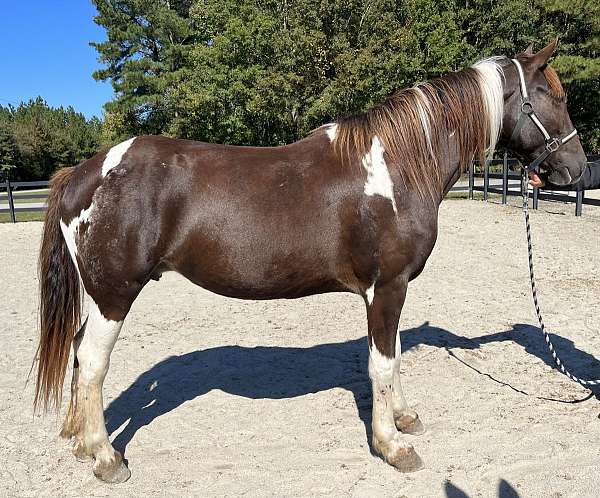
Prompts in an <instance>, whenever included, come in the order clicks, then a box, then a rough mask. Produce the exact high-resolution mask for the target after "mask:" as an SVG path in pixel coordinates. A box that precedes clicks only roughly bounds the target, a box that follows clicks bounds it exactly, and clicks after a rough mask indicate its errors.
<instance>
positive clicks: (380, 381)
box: [367, 278, 422, 472]
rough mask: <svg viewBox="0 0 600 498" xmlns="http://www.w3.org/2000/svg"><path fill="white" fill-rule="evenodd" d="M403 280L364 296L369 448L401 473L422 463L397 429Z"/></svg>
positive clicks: (404, 408)
mask: <svg viewBox="0 0 600 498" xmlns="http://www.w3.org/2000/svg"><path fill="white" fill-rule="evenodd" d="M406 287H407V281H406V280H405V279H402V278H397V279H395V280H393V281H391V282H389V283H387V284H385V285H383V286H380V287H377V286H376V287H375V291H374V295H373V299H372V301H371V302H369V299H368V298H367V318H368V325H369V376H370V377H371V382H372V385H373V449H374V450H375V451H376V452H377V453H379V454H380V455H381V456H382V458H383V459H384V460H385V461H386V462H387V463H389V464H390V465H393V466H394V467H396V468H397V469H398V470H401V471H403V472H411V471H414V470H418V469H419V468H421V467H422V462H421V459H420V457H419V455H417V453H416V452H415V450H414V448H413V447H412V445H411V444H409V443H408V441H407V440H406V436H404V435H403V434H402V433H400V432H398V429H397V427H396V424H397V422H396V420H397V418H398V416H397V415H401V414H403V413H405V412H406V411H407V406H406V401H405V400H404V395H403V394H402V391H401V389H400V390H398V388H399V387H400V383H399V380H396V377H397V375H398V373H397V371H398V365H397V359H399V355H400V347H399V344H398V348H396V338H397V329H398V321H399V319H400V312H401V311H402V305H403V304H404V299H405V297H406Z"/></svg>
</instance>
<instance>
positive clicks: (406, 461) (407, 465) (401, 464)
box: [387, 446, 423, 472]
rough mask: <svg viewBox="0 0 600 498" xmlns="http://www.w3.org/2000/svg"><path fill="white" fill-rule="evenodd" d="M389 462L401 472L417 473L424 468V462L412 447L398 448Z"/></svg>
mask: <svg viewBox="0 0 600 498" xmlns="http://www.w3.org/2000/svg"><path fill="white" fill-rule="evenodd" d="M387 462H388V463H389V464H390V465H392V466H393V467H395V468H396V470H399V471H400V472H416V471H417V470H421V469H422V468H423V460H421V457H420V456H419V455H418V454H417V452H416V451H415V449H414V448H413V447H412V446H411V447H409V448H398V449H397V450H395V451H394V452H393V454H392V455H390V456H389V458H388V460H387Z"/></svg>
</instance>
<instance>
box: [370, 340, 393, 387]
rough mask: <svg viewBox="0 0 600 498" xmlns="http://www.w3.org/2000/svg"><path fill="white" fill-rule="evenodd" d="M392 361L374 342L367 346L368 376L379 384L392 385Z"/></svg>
mask: <svg viewBox="0 0 600 498" xmlns="http://www.w3.org/2000/svg"><path fill="white" fill-rule="evenodd" d="M394 363H395V361H394V359H393V358H388V357H387V356H383V354H381V353H380V352H379V350H378V349H377V346H376V345H375V344H373V346H372V347H370V348H369V376H370V377H371V379H372V380H373V381H375V382H377V383H378V384H379V385H387V386H391V385H392V378H393V375H394Z"/></svg>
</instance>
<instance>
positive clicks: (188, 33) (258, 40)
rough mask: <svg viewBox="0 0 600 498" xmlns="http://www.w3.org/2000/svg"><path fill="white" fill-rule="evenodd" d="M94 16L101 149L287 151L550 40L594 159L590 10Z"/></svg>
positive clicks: (255, 1) (239, 9) (598, 41)
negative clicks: (196, 146)
mask: <svg viewBox="0 0 600 498" xmlns="http://www.w3.org/2000/svg"><path fill="white" fill-rule="evenodd" d="M94 3H95V4H96V6H97V8H98V12H99V15H98V16H97V18H96V22H97V23H98V24H100V25H101V26H104V27H105V28H106V30H107V34H108V40H107V41H106V42H102V43H96V44H94V46H95V47H96V48H97V50H98V52H99V54H100V59H101V61H102V62H104V63H105V65H106V68H105V69H103V70H101V71H98V72H97V73H95V75H94V76H95V77H96V78H97V79H101V80H111V81H112V83H113V86H114V88H115V95H116V97H115V99H114V100H113V101H112V102H110V103H109V104H107V106H106V110H107V117H106V118H107V119H106V122H105V126H104V130H103V137H104V139H105V140H107V141H117V140H118V139H119V138H121V137H126V136H130V135H132V134H139V133H164V134H169V135H174V136H180V137H186V138H193V139H200V140H206V141H217V142H227V143H237V144H253V145H276V144H282V143H287V142H290V141H293V140H296V139H298V138H299V137H301V136H302V135H304V134H306V133H307V132H308V131H309V130H311V129H312V128H314V127H316V126H319V125H321V124H323V123H325V122H327V121H330V120H332V119H334V118H335V117H337V116H341V115H346V114H349V113H353V112H356V111H359V110H363V109H365V108H367V107H369V106H371V105H373V104H374V103H376V102H378V101H380V100H382V98H384V97H385V96H387V95H389V94H390V93H391V92H392V91H393V90H394V89H397V88H402V87H406V86H410V85H412V84H414V83H415V82H418V81H423V80H425V79H427V78H431V77H434V76H437V75H440V74H442V73H445V72H448V71H452V70H456V69H459V68H461V67H465V66H467V65H468V64H470V63H472V62H473V61H474V60H476V59H478V58H481V57H483V56H489V55H494V54H495V55H513V54H515V53H517V52H519V51H522V50H523V49H524V48H525V47H526V46H527V45H528V44H529V43H535V45H536V47H538V48H540V47H541V46H542V45H545V44H546V43H547V42H549V41H550V40H551V39H552V38H553V37H554V36H556V35H560V36H561V44H560V46H559V50H558V53H557V56H556V57H555V59H554V62H553V64H554V66H555V67H556V68H557V70H558V71H559V74H560V75H561V77H562V79H563V82H564V84H565V87H566V89H567V91H568V94H569V102H570V109H571V115H572V117H573V121H574V122H575V124H576V125H577V127H578V129H579V130H580V132H581V135H582V137H583V139H584V145H585V147H586V150H587V151H588V152H594V151H595V152H597V151H599V150H600V120H599V119H598V118H599V112H600V111H599V109H600V88H599V85H600V83H599V82H600V58H599V57H598V51H599V49H600V2H598V1H597V0H405V1H403V2H397V1H395V0H327V1H325V0H317V1H314V0H311V1H309V0H293V1H292V0H250V1H249V0H179V1H175V0H158V1H151V0H94ZM0 140H1V139H0ZM0 143H1V142H0Z"/></svg>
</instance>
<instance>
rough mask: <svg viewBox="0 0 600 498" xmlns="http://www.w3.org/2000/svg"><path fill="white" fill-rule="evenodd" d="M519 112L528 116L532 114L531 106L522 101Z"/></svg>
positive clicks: (527, 102)
mask: <svg viewBox="0 0 600 498" xmlns="http://www.w3.org/2000/svg"><path fill="white" fill-rule="evenodd" d="M521 112H522V113H523V114H527V115H528V116H530V115H531V114H533V105H532V104H531V102H529V100H523V102H521Z"/></svg>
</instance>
